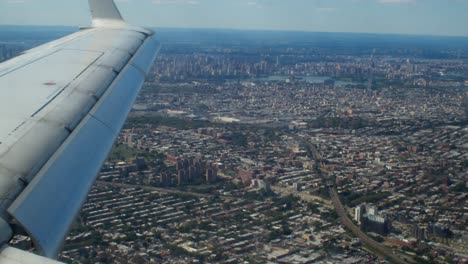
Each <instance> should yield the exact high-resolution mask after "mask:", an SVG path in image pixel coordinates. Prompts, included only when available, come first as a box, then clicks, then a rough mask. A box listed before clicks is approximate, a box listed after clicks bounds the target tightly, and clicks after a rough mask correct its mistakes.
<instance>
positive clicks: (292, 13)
mask: <svg viewBox="0 0 468 264" xmlns="http://www.w3.org/2000/svg"><path fill="white" fill-rule="evenodd" d="M116 3H117V5H118V6H119V8H120V10H121V12H122V14H123V16H124V17H125V18H126V20H127V21H128V22H129V23H131V24H135V25H140V26H145V27H157V28H195V29H239V30H273V31H299V32H333V33H370V34H403V35H434V36H461V37H468V28H466V27H465V25H467V24H468V17H466V16H465V14H464V10H468V1H465V0H453V1H442V0H427V1H422V0H346V1H345V0H331V1H321V0H313V1H305V0H292V1H288V2H283V1H279V0H268V1H267V0H239V1H232V0H223V1H220V0H217V1H214V0H197V1H194V0H138V1H136V0H117V1H116ZM70 10H72V12H70ZM89 17H90V15H89V8H88V6H87V1H81V0H80V1H78V0H75V1H58V0H42V1H38V0H0V24H8V25H40V26H61V25H63V26H76V25H81V26H86V25H88V24H89V20H90V18H89Z"/></svg>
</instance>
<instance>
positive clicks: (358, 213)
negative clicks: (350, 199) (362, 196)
mask: <svg viewBox="0 0 468 264" xmlns="http://www.w3.org/2000/svg"><path fill="white" fill-rule="evenodd" d="M365 212H366V207H365V206H364V205H358V206H356V208H354V220H355V221H356V222H358V224H360V223H361V219H362V216H363V215H364V213H365Z"/></svg>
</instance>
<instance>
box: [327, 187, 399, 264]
mask: <svg viewBox="0 0 468 264" xmlns="http://www.w3.org/2000/svg"><path fill="white" fill-rule="evenodd" d="M329 192H330V197H331V199H332V202H333V205H334V206H335V210H336V212H337V213H338V216H339V217H340V219H341V222H342V223H343V224H344V225H345V226H346V227H347V228H348V229H349V230H351V231H352V232H353V233H354V234H355V235H356V236H357V237H359V239H360V240H361V242H362V243H364V244H366V245H367V246H369V247H370V248H371V249H373V250H375V251H377V252H378V253H380V254H381V255H383V256H385V257H386V258H387V259H388V260H391V261H392V262H393V263H398V264H400V263H401V264H405V263H408V261H405V260H402V259H401V258H400V257H398V256H397V255H395V254H394V253H393V252H392V250H391V249H389V248H387V247H385V246H383V245H381V244H380V243H379V242H377V241H375V240H373V239H372V238H370V237H369V236H367V235H366V234H365V233H364V232H362V231H361V229H359V227H358V226H356V225H355V224H354V223H353V221H352V220H351V219H349V217H348V215H347V214H346V210H345V208H344V207H343V204H342V203H341V201H340V198H339V196H338V194H337V193H336V190H335V189H334V188H333V187H330V188H329Z"/></svg>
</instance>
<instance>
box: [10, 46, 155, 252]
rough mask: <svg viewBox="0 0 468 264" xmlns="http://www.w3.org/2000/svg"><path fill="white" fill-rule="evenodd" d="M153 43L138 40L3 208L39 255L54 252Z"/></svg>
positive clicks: (121, 119)
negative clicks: (72, 126)
mask: <svg viewBox="0 0 468 264" xmlns="http://www.w3.org/2000/svg"><path fill="white" fill-rule="evenodd" d="M155 45H156V43H155V41H154V38H149V39H148V40H147V41H146V42H145V43H144V45H143V46H142V47H141V48H140V49H139V51H138V52H137V54H135V56H134V57H133V59H132V60H131V61H130V62H129V63H128V64H127V66H125V68H124V69H123V70H122V71H121V73H120V74H119V75H118V76H117V78H116V79H115V80H114V81H113V83H112V84H111V85H110V87H109V88H108V89H107V90H106V92H105V93H104V95H103V96H102V97H101V98H100V99H99V101H98V102H97V103H96V104H95V106H94V107H93V109H92V110H91V111H90V113H89V114H88V115H87V116H86V117H85V118H84V119H83V120H82V121H81V122H80V124H79V125H78V127H77V128H76V129H75V130H74V131H73V132H72V134H71V135H70V136H69V137H68V138H67V139H66V141H65V142H64V143H63V144H62V146H61V147H60V148H59V150H58V151H57V152H55V154H54V155H53V156H52V157H51V158H50V159H49V160H48V161H47V163H46V164H45V166H44V167H42V169H41V170H40V171H39V173H38V174H37V175H36V176H35V177H34V179H33V180H32V182H31V183H30V184H29V185H28V186H27V187H26V189H25V190H24V191H23V192H22V193H21V194H20V195H19V197H18V198H17V199H16V200H15V201H14V202H13V204H12V205H11V206H10V207H9V208H8V212H9V213H10V214H11V215H12V216H13V217H14V218H15V220H16V221H17V222H18V223H19V224H20V225H21V226H22V227H23V228H24V229H25V230H26V231H27V232H28V233H29V234H30V235H31V237H32V239H33V241H34V242H35V244H36V247H37V248H39V249H40V251H41V253H43V254H44V255H45V256H48V257H54V256H56V254H57V253H58V252H59V250H60V248H61V246H62V243H63V241H64V238H65V236H66V234H67V233H68V231H69V228H70V226H71V224H72V222H73V220H74V219H75V217H76V215H77V213H78V212H79V210H80V208H81V205H82V203H83V202H84V200H85V199H86V195H87V193H88V192H89V189H90V188H91V186H92V184H93V183H94V180H95V177H96V175H97V174H98V172H99V170H100V167H101V165H102V163H103V162H104V160H105V158H106V157H107V153H108V152H109V151H110V149H111V148H112V145H113V142H114V140H115V138H116V137H117V135H118V133H119V131H120V129H121V127H122V126H123V123H124V122H125V119H126V116H127V114H128V112H129V111H130V109H131V107H132V104H133V102H134V99H135V98H136V95H137V93H138V92H139V90H140V88H141V86H142V84H143V81H144V77H145V74H146V73H147V71H148V70H149V65H150V63H149V61H148V60H146V59H142V58H141V57H149V58H150V59H151V60H154V58H155V56H156V53H157V49H156V46H155ZM143 62H146V64H145V63H143ZM151 62H152V61H151ZM134 64H135V65H138V66H139V67H138V68H137V67H136V66H135V65H134ZM71 194H72V195H71ZM43 205H47V206H43Z"/></svg>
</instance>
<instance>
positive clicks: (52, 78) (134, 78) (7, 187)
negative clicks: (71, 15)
mask: <svg viewBox="0 0 468 264" xmlns="http://www.w3.org/2000/svg"><path fill="white" fill-rule="evenodd" d="M89 4H90V8H91V13H92V17H93V23H92V25H91V26H90V27H89V28H84V29H82V30H80V31H79V32H77V33H74V34H72V35H69V36H66V37H64V38H62V39H59V40H56V41H53V42H50V43H47V44H45V45H42V46H40V47H37V48H34V49H32V50H29V51H27V52H25V53H24V54H22V55H21V56H19V57H16V58H14V59H12V60H10V61H7V62H5V63H2V64H0V93H1V96H0V120H2V121H1V123H0V245H3V246H4V247H3V248H0V263H28V262H22V260H25V259H28V258H29V257H25V256H26V255H24V256H22V255H21V254H20V253H19V252H22V251H19V250H16V249H13V248H11V247H9V246H8V241H9V240H10V239H11V237H12V235H13V234H14V233H15V232H16V231H17V230H20V231H24V232H26V233H27V234H28V235H29V236H30V237H31V238H32V240H33V242H34V245H35V248H36V250H37V253H39V254H41V255H43V256H45V257H48V258H55V257H56V256H57V254H58V253H59V251H60V249H61V247H62V244H63V241H64V239H65V237H66V236H67V234H68V232H69V229H70V226H71V224H72V223H73V221H74V219H75V217H76V216H77V214H78V213H79V210H80V208H81V206H82V204H83V202H84V200H85V199H86V196H87V194H88V192H89V190H90V188H91V186H92V185H93V183H94V181H95V178H96V175H97V174H98V173H99V170H100V167H101V166H102V164H103V162H104V161H105V159H106V157H107V154H108V152H109V151H110V150H111V148H112V146H113V144H114V140H115V138H116V137H117V136H118V134H119V131H120V129H121V128H122V126H123V124H124V122H125V119H126V117H127V115H128V113H129V111H130V109H131V107H132V104H133V102H134V100H135V98H136V96H137V93H138V92H139V90H140V88H141V86H142V85H143V82H144V79H145V75H146V74H147V73H148V71H149V70H150V67H151V66H152V65H153V63H154V59H155V57H156V54H157V52H158V44H157V43H156V41H155V38H154V34H153V32H151V31H149V30H145V29H141V28H137V27H132V26H130V25H128V24H127V23H125V21H124V20H123V19H122V16H121V15H120V13H119V11H118V9H117V7H116V6H115V4H114V2H113V0H89ZM24 254H28V253H25V252H24ZM14 256H18V258H19V260H18V259H16V260H15V259H14V258H13V257H14ZM30 257H31V258H34V257H38V256H35V255H34V256H30ZM8 261H11V262H8ZM37 261H38V262H34V263H49V262H40V261H39V260H37ZM50 263H52V262H50Z"/></svg>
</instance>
